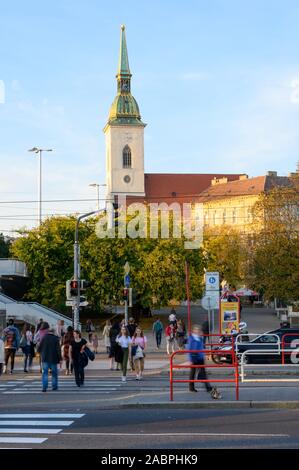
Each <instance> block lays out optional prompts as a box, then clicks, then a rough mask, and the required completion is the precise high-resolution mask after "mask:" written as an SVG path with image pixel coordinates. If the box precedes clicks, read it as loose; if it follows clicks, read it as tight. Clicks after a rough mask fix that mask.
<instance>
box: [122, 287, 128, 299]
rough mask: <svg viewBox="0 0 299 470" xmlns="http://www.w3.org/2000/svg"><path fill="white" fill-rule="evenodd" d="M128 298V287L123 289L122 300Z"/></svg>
mask: <svg viewBox="0 0 299 470" xmlns="http://www.w3.org/2000/svg"><path fill="white" fill-rule="evenodd" d="M128 299H129V289H128V288H126V289H123V300H125V301H128Z"/></svg>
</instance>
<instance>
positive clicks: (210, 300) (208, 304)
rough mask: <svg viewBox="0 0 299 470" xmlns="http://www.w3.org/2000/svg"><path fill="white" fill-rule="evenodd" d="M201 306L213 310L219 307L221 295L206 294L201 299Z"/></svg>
mask: <svg viewBox="0 0 299 470" xmlns="http://www.w3.org/2000/svg"><path fill="white" fill-rule="evenodd" d="M201 306H202V308H204V309H205V310H213V309H217V308H219V297H215V296H214V295H205V296H204V297H203V298H202V299H201Z"/></svg>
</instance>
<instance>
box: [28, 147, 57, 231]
mask: <svg viewBox="0 0 299 470" xmlns="http://www.w3.org/2000/svg"><path fill="white" fill-rule="evenodd" d="M28 152H34V153H37V154H39V159H38V166H39V170H38V174H39V177H38V199H37V200H38V222H39V225H41V223H42V152H52V149H40V148H37V147H33V148H32V149H30V150H28Z"/></svg>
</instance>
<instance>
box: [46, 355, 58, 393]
mask: <svg viewBox="0 0 299 470" xmlns="http://www.w3.org/2000/svg"><path fill="white" fill-rule="evenodd" d="M42 366H43V375H42V383H43V390H47V388H48V373H49V369H51V371H52V389H53V390H57V388H58V371H57V364H51V363H50V362H43V363H42Z"/></svg>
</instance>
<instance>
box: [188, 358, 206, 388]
mask: <svg viewBox="0 0 299 470" xmlns="http://www.w3.org/2000/svg"><path fill="white" fill-rule="evenodd" d="M204 363H205V362H204V359H197V360H195V361H192V365H194V366H195V365H204ZM196 371H198V372H197V379H198V380H207V374H206V369H205V368H204V367H199V368H198V369H197V368H196V367H192V368H191V369H190V375H189V379H190V380H194V379H195V374H196ZM195 383H196V382H189V390H194V388H195V387H194V385H195ZM203 383H204V384H205V387H206V390H207V392H210V391H211V390H212V387H211V384H210V383H209V382H203Z"/></svg>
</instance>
